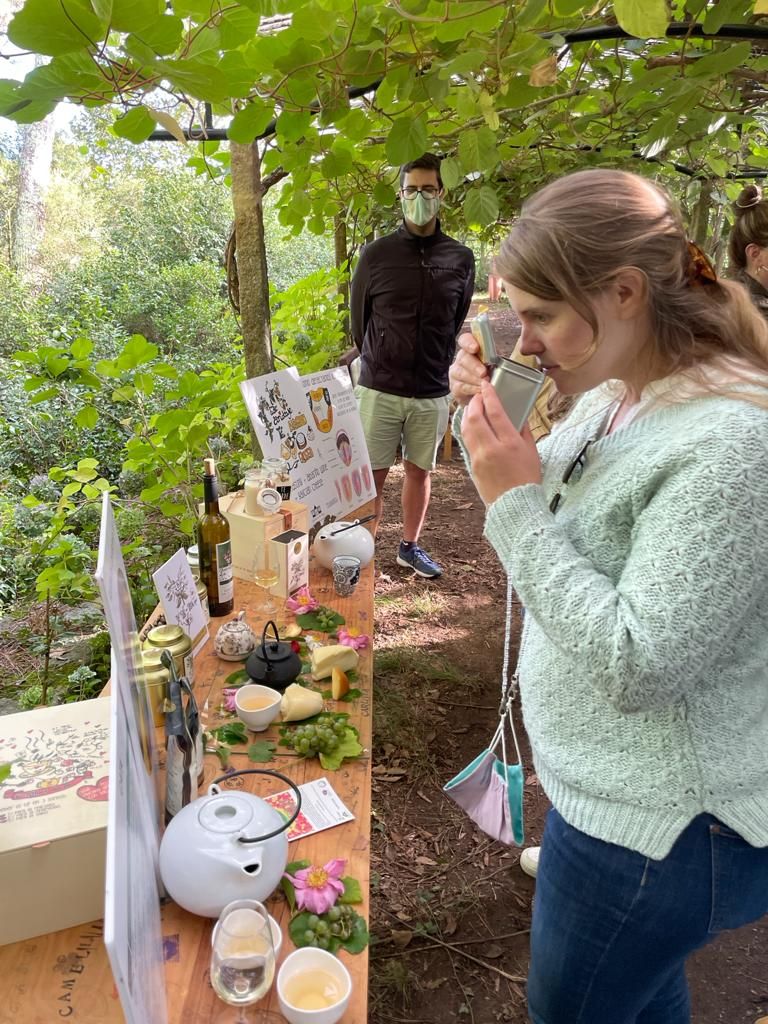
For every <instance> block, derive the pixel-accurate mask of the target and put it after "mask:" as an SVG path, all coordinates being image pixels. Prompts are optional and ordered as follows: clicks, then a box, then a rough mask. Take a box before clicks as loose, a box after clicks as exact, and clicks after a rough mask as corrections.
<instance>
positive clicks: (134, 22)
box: [112, 0, 175, 32]
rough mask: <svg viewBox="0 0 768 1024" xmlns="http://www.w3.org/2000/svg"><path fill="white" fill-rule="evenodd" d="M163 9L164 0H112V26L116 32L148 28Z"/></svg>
mask: <svg viewBox="0 0 768 1024" xmlns="http://www.w3.org/2000/svg"><path fill="white" fill-rule="evenodd" d="M174 6H175V5H174ZM164 10H165V3H164V0H113V2H112V28H114V29H117V31H118V32H139V31H141V30H142V29H145V28H149V27H150V26H151V25H152V23H153V22H154V21H156V20H158V19H159V18H160V16H161V14H162V13H163V11H164Z"/></svg>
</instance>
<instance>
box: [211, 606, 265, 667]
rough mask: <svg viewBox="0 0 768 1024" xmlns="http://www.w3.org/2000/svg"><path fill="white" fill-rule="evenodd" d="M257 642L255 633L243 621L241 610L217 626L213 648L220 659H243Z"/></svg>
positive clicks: (243, 614) (243, 615)
mask: <svg viewBox="0 0 768 1024" xmlns="http://www.w3.org/2000/svg"><path fill="white" fill-rule="evenodd" d="M257 643H258V640H257V638H256V634H255V633H254V632H253V630H252V629H251V627H250V626H249V625H248V623H247V622H246V621H245V612H244V611H242V612H240V613H239V615H236V616H235V618H234V619H230V621H229V622H225V623H224V625H223V626H219V630H218V632H217V633H216V639H215V640H214V642H213V649H214V650H215V652H216V654H217V656H218V657H219V658H221V660H222V661H243V659H244V658H247V657H248V655H249V654H250V653H251V651H252V650H253V649H254V647H255V646H256V644H257Z"/></svg>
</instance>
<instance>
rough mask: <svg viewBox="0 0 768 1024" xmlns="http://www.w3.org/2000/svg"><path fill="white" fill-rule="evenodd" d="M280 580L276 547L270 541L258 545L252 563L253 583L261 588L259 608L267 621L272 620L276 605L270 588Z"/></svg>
mask: <svg viewBox="0 0 768 1024" xmlns="http://www.w3.org/2000/svg"><path fill="white" fill-rule="evenodd" d="M279 579H280V558H279V553H278V549H277V547H276V546H275V545H274V544H272V543H271V542H270V541H266V542H265V543H264V544H261V545H259V547H258V549H257V551H256V558H255V559H254V563H253V581H254V583H255V584H256V585H257V586H258V587H261V600H260V601H259V608H260V609H261V610H262V611H263V613H264V617H265V619H266V620H267V621H268V620H269V619H271V618H274V614H275V611H276V605H275V601H274V598H273V596H272V587H274V585H275V584H276V583H277V582H278V580H279Z"/></svg>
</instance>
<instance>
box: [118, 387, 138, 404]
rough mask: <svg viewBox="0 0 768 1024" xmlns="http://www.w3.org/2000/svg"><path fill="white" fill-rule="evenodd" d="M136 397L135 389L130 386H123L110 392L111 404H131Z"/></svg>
mask: <svg viewBox="0 0 768 1024" xmlns="http://www.w3.org/2000/svg"><path fill="white" fill-rule="evenodd" d="M135 397H136V388H134V387H132V386H131V385H130V384H125V385H124V386H123V387H121V388H115V390H114V391H113V392H112V401H113V402H132V401H133V400H134V398H135Z"/></svg>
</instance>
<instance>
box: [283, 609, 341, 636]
mask: <svg viewBox="0 0 768 1024" xmlns="http://www.w3.org/2000/svg"><path fill="white" fill-rule="evenodd" d="M321 611H322V612H324V613H325V616H326V620H327V621H326V622H324V623H322V624H321V622H320V619H319V613H320V612H321ZM346 621H347V620H346V619H345V618H344V616H343V615H340V614H339V613H338V612H335V611H334V610H333V609H332V608H327V607H326V606H325V605H320V607H319V608H318V609H317V611H314V612H304V614H303V615H297V616H296V622H297V623H298V624H299V625H300V626H301V628H302V629H313V630H315V631H316V632H319V633H323V632H327V631H328V630H329V629H335V628H336V627H337V626H343V625H344V624H345V623H346Z"/></svg>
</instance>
